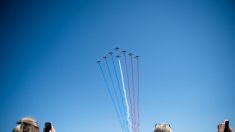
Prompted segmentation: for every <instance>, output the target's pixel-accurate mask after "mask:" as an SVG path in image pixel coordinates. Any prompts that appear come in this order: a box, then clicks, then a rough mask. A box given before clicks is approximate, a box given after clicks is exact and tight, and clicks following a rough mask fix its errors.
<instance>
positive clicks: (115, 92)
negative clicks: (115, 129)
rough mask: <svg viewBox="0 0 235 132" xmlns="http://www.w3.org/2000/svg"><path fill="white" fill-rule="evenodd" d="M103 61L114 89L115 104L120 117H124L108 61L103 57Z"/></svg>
mask: <svg viewBox="0 0 235 132" xmlns="http://www.w3.org/2000/svg"><path fill="white" fill-rule="evenodd" d="M105 62H106V66H107V69H108V73H109V77H110V79H111V83H112V86H113V89H114V94H115V97H116V99H117V104H118V109H119V112H120V115H121V119H122V120H123V119H124V117H123V115H122V109H121V106H120V103H119V99H118V95H117V91H116V88H115V86H114V82H113V78H112V75H111V71H110V69H109V65H108V62H107V60H106V59H105ZM115 71H116V70H115ZM123 123H124V122H123ZM123 123H122V125H124V124H123ZM124 127H125V125H124Z"/></svg>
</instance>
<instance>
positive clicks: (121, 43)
mask: <svg viewBox="0 0 235 132" xmlns="http://www.w3.org/2000/svg"><path fill="white" fill-rule="evenodd" d="M0 11H1V18H0V23H1V25H0V27H1V28H0V62H1V63H0V64H1V65H0V67H1V68H0V117H1V118H0V131H2V132H9V131H11V130H12V129H13V128H14V127H15V123H16V121H17V120H18V119H20V118H21V117H23V116H33V117H35V118H36V119H37V120H38V122H39V125H40V128H41V129H42V128H43V125H44V124H43V123H44V122H46V121H52V122H53V124H54V125H55V127H56V129H57V131H58V132H69V131H72V132H93V131H96V132H110V131H112V132H120V131H121V129H120V126H119V124H118V120H117V118H116V115H115V111H114V107H113V105H112V102H111V99H110V97H109V95H108V91H107V89H106V88H105V84H104V82H103V80H102V77H101V74H100V71H99V68H98V66H97V65H96V63H95V62H96V60H97V59H99V58H100V57H101V56H103V55H104V54H106V53H107V52H109V51H110V50H112V49H113V48H115V47H116V46H118V47H120V48H122V49H126V50H128V51H133V52H135V53H137V54H138V55H140V56H141V59H140V68H141V71H140V89H141V91H140V110H141V113H140V114H141V119H140V121H141V132H151V131H152V130H153V127H154V124H155V123H158V122H166V123H170V124H171V126H172V128H173V130H174V132H189V131H190V132H216V125H217V123H219V122H221V121H223V119H225V118H228V119H229V120H230V121H231V125H232V127H233V128H234V129H235V105H234V102H235V96H234V93H235V52H234V50H235V36H234V35H235V2H234V1H233V0H209V1H208V0H195V1H194V0H155V1H138V2H137V1H76V2H74V1H73V2H72V1H44V2H43V1H30V0H29V1H24V0H23V1H18V0H16V1H14V0H11V1H2V2H1V3H0Z"/></svg>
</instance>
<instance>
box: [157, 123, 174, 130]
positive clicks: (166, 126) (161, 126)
mask: <svg viewBox="0 0 235 132" xmlns="http://www.w3.org/2000/svg"><path fill="white" fill-rule="evenodd" d="M153 132H172V129H171V126H170V125H169V124H164V123H160V124H156V125H155V128H154V131H153Z"/></svg>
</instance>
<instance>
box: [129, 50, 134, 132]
mask: <svg viewBox="0 0 235 132" xmlns="http://www.w3.org/2000/svg"><path fill="white" fill-rule="evenodd" d="M132 55H133V54H132V53H129V56H130V58H131V71H132V72H131V73H132V90H133V91H132V92H133V94H132V95H133V96H132V97H133V104H134V109H133V111H134V131H135V132H136V113H135V112H136V102H135V99H136V97H135V85H134V84H135V83H134V66H133V61H132Z"/></svg>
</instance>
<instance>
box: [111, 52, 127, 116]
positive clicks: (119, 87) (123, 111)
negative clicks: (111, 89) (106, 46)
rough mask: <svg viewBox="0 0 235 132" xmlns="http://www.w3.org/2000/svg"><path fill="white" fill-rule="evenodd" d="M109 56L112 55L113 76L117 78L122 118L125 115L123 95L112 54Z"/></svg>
mask: <svg viewBox="0 0 235 132" xmlns="http://www.w3.org/2000/svg"><path fill="white" fill-rule="evenodd" d="M110 55H111V57H112V62H113V69H114V73H115V76H116V80H117V84H118V92H119V95H120V99H121V105H122V108H123V109H121V110H122V113H123V114H124V118H125V117H126V112H125V110H124V108H125V106H124V103H123V102H124V101H123V100H124V99H123V96H122V92H121V91H122V90H121V86H120V80H119V79H118V74H117V70H116V66H115V63H114V59H113V55H112V54H110Z"/></svg>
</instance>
